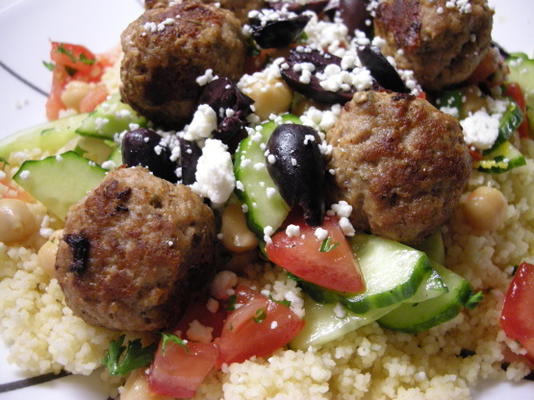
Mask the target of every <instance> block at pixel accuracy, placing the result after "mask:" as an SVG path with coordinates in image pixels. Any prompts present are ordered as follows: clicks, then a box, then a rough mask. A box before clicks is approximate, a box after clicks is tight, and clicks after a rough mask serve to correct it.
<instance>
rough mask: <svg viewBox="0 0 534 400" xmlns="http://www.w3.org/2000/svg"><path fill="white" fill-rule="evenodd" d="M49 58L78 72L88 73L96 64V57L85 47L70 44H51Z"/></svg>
mask: <svg viewBox="0 0 534 400" xmlns="http://www.w3.org/2000/svg"><path fill="white" fill-rule="evenodd" d="M50 58H51V59H52V61H54V62H55V63H56V65H61V66H63V67H69V68H72V69H75V70H76V71H78V72H89V71H90V70H91V69H92V68H93V65H95V64H96V62H97V60H96V56H95V55H94V54H93V53H92V52H91V51H90V50H89V49H88V48H87V47H85V46H81V45H78V44H71V43H60V42H52V49H51V50H50Z"/></svg>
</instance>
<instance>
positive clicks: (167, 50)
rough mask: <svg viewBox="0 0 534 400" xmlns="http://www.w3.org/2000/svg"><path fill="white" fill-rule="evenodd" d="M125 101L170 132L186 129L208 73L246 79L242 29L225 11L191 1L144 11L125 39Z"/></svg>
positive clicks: (230, 14) (123, 70) (123, 79)
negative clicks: (201, 81)
mask: <svg viewBox="0 0 534 400" xmlns="http://www.w3.org/2000/svg"><path fill="white" fill-rule="evenodd" d="M121 41H122V49H123V51H124V59H123V60H122V65H121V80H122V86H121V95H122V98H123V100H124V101H126V102H127V103H128V104H130V105H131V106H132V107H133V108H134V109H135V110H137V111H139V112H140V113H141V114H143V115H145V116H147V117H148V118H150V119H151V120H153V121H154V122H156V123H158V124H161V125H163V126H165V127H168V128H175V129H177V128H181V127H182V126H183V125H184V124H185V123H187V122H188V121H189V120H190V118H191V116H192V114H193V112H194V110H195V108H196V106H197V102H198V98H199V95H200V91H201V87H200V86H199V85H198V84H197V82H196V78H197V77H199V76H200V75H203V74H204V73H205V71H206V70H207V69H212V70H213V72H214V74H217V75H219V76H225V77H228V78H230V79H234V80H237V79H238V78H239V77H240V76H241V75H242V74H243V68H244V63H245V53H246V48H245V41H244V39H243V36H242V34H241V25H240V23H239V21H238V20H237V19H236V18H235V16H234V15H233V14H232V13H231V12H230V11H227V10H223V9H221V8H218V7H215V6H213V5H205V4H202V3H200V2H197V1H187V2H183V3H181V4H176V5H174V6H171V7H168V8H154V9H151V10H147V11H145V12H144V13H143V14H142V15H141V17H139V18H138V19H137V20H135V21H134V22H132V23H131V24H130V25H129V26H128V27H127V28H126V30H125V31H124V32H123V33H122V37H121Z"/></svg>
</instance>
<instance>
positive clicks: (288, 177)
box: [266, 124, 326, 226]
mask: <svg viewBox="0 0 534 400" xmlns="http://www.w3.org/2000/svg"><path fill="white" fill-rule="evenodd" d="M320 140H321V139H320V138H319V135H318V133H317V132H316V131H315V129H313V128H311V127H309V126H305V125H297V124H282V125H280V126H278V127H277V128H276V129H275V130H274V132H273V133H272V135H271V137H270V139H269V141H268V142H267V149H268V151H269V154H271V155H273V156H274V160H275V161H274V163H271V162H268V161H267V162H266V165H267V170H268V171H269V174H270V175H271V177H272V178H273V181H274V182H275V183H276V186H277V187H278V190H280V194H281V195H282V197H283V198H284V200H285V201H286V202H287V204H288V205H289V206H290V207H294V206H296V205H299V206H300V207H301V208H302V210H303V212H304V220H305V221H306V223H307V224H308V225H311V226H318V225H321V224H322V222H323V218H324V213H325V179H326V178H325V161H324V159H323V156H322V154H321V151H320V150H319V143H320Z"/></svg>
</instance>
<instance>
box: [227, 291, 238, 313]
mask: <svg viewBox="0 0 534 400" xmlns="http://www.w3.org/2000/svg"><path fill="white" fill-rule="evenodd" d="M236 300H237V297H236V295H235V294H233V295H231V296H230V297H228V300H227V301H226V307H225V309H226V311H234V310H235V302H236Z"/></svg>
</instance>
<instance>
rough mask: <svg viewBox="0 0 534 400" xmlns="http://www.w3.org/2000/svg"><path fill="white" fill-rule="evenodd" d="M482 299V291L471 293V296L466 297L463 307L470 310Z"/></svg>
mask: <svg viewBox="0 0 534 400" xmlns="http://www.w3.org/2000/svg"><path fill="white" fill-rule="evenodd" d="M483 299H484V293H482V292H477V293H475V294H472V295H471V296H469V298H468V299H467V301H466V302H465V307H466V308H469V309H470V310H472V309H473V308H475V307H476V306H478V304H479V303H480V302H481V301H482V300H483Z"/></svg>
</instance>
